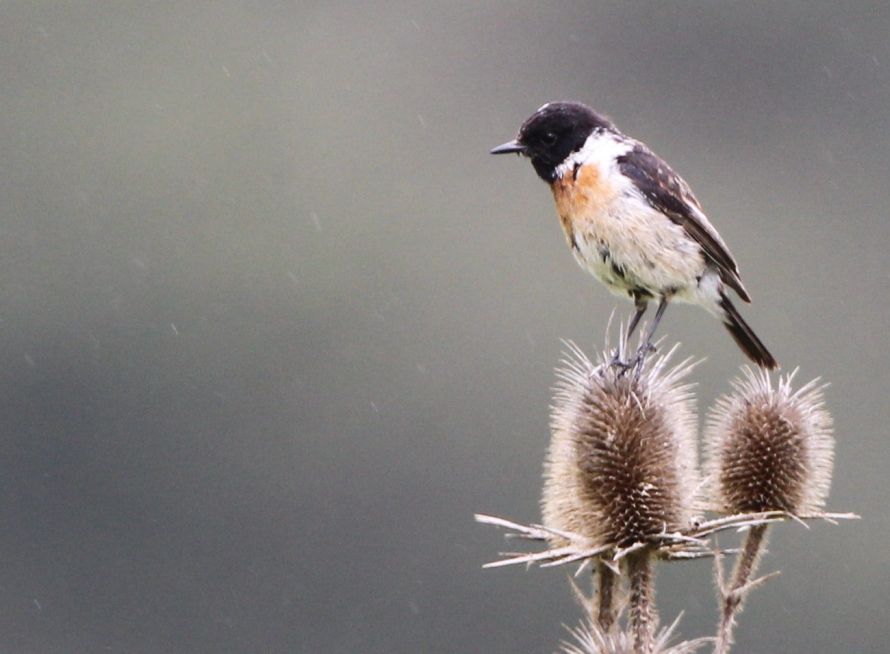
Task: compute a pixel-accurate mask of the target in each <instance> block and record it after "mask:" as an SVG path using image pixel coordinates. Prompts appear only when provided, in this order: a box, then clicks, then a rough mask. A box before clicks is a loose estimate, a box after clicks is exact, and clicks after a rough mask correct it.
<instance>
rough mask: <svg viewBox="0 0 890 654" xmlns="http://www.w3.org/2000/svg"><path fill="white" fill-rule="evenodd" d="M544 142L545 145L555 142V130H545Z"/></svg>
mask: <svg viewBox="0 0 890 654" xmlns="http://www.w3.org/2000/svg"><path fill="white" fill-rule="evenodd" d="M544 143H545V144H546V145H553V144H555V143H556V132H545V133H544Z"/></svg>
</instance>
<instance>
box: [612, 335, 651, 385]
mask: <svg viewBox="0 0 890 654" xmlns="http://www.w3.org/2000/svg"><path fill="white" fill-rule="evenodd" d="M657 351H658V350H657V349H656V347H655V346H654V345H652V344H651V343H643V344H642V345H640V347H638V348H637V351H636V353H635V354H634V355H633V356H632V357H631V358H630V359H628V360H627V361H622V360H621V353H620V351H619V350H616V351H615V354H614V355H613V356H612V360H611V361H610V362H609V367H610V368H619V371H618V376H619V377H620V376H622V375H625V374H627V372H628V371H629V370H636V372H637V374H639V372H640V371H641V370H642V369H643V363H645V361H646V356H647V355H649V354H650V353H654V352H657Z"/></svg>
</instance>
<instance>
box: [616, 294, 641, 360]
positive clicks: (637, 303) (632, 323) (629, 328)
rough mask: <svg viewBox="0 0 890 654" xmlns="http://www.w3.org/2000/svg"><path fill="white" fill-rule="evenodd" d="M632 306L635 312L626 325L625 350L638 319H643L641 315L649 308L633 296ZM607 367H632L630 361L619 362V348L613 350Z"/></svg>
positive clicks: (639, 298)
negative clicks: (613, 352) (633, 305)
mask: <svg viewBox="0 0 890 654" xmlns="http://www.w3.org/2000/svg"><path fill="white" fill-rule="evenodd" d="M634 304H635V306H636V309H637V310H636V312H635V313H634V315H633V317H632V318H631V319H630V322H629V323H628V325H627V332H626V333H625V336H624V347H625V349H627V345H628V343H630V337H631V336H633V333H634V330H635V329H636V328H637V325H639V324H640V319H641V318H642V317H643V314H644V313H646V309H647V308H648V307H649V302H647V301H646V300H644V299H643V298H641V297H640V296H638V295H637V296H634ZM609 365H612V366H621V367H622V368H624V369H625V370H627V369H628V368H630V367H632V365H631V361H628V362H624V361H622V360H621V348H620V347H619V348H617V349H616V350H615V355H614V356H613V357H612V361H611V362H610V364H609Z"/></svg>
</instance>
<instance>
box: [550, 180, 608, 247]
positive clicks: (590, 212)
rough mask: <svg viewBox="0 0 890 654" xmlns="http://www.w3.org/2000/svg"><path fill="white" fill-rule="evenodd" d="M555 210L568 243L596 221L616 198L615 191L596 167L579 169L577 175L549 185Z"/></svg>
mask: <svg viewBox="0 0 890 654" xmlns="http://www.w3.org/2000/svg"><path fill="white" fill-rule="evenodd" d="M550 189H551V191H553V199H554V200H555V201H556V211H557V213H558V214H559V220H560V222H561V223H562V228H563V230H564V231H565V233H566V238H567V239H568V241H569V244H570V245H571V243H572V237H573V234H574V233H575V232H576V231H578V230H585V227H587V226H588V225H589V223H590V222H592V221H596V220H597V219H598V218H599V216H600V215H602V213H603V212H604V211H605V210H606V209H607V208H608V206H609V204H610V203H611V202H612V200H613V199H614V197H615V189H614V188H612V186H611V185H610V184H608V183H607V182H606V180H605V179H604V178H603V175H602V174H601V172H600V170H599V169H598V168H597V166H596V165H595V164H589V165H586V166H581V168H579V169H578V170H577V174H576V175H573V174H572V173H571V172H568V173H566V174H565V175H564V176H563V177H562V179H557V180H556V181H555V182H553V183H552V184H551V185H550Z"/></svg>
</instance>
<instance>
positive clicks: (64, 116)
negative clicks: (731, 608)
mask: <svg viewBox="0 0 890 654" xmlns="http://www.w3.org/2000/svg"><path fill="white" fill-rule="evenodd" d="M888 30H890V8H888V5H887V3H884V2H869V3H860V2H849V3H835V2H802V1H801V2H785V3H764V2H747V3H740V2H734V3H729V2H722V3H707V2H674V3H661V4H656V3H626V2H617V1H616V2H599V3H563V2H545V3H535V4H532V3H515V2H492V3H485V4H483V5H480V4H479V3H475V2H463V1H460V2H450V3H417V2H389V3H362V4H360V3H349V2H283V1H281V2H277V1H273V0H265V1H254V2H246V1H245V2H183V3H172V2H169V3H162V2H139V3H136V2H119V3H99V2H6V3H4V4H3V6H2V7H0V79H2V89H3V92H2V95H0V148H2V149H0V153H2V154H0V275H2V277H0V278H2V283H0V356H2V361H3V364H2V366H0V419H2V438H0V515H2V529H0V561H2V564H0V650H3V651H4V652H16V653H19V652H39V653H41V654H46V653H55V652H59V653H69V652H102V651H108V652H146V653H149V652H189V653H191V652H208V653H209V652H214V653H218V652H347V653H352V652H372V653H373V652H380V653H384V652H386V653H392V652H442V653H445V652H486V653H491V652H505V653H506V652H550V651H552V650H554V649H555V648H556V645H557V643H558V641H559V640H560V638H562V637H563V636H564V635H565V632H564V630H563V628H562V627H561V623H567V624H574V623H575V621H576V618H577V617H578V615H579V610H578V608H577V607H576V606H575V605H574V603H573V600H572V598H571V594H570V592H569V590H568V586H567V583H566V579H565V572H564V571H559V570H556V571H554V570H550V571H541V570H533V571H529V572H528V573H524V572H523V571H522V570H496V571H482V570H481V569H480V566H481V564H482V563H484V562H486V561H489V560H491V559H493V558H494V557H495V556H496V553H497V551H498V550H499V549H503V548H505V547H509V546H505V544H504V543H503V541H502V540H501V536H500V534H499V533H497V532H496V531H495V530H493V529H490V528H485V527H481V526H478V525H475V524H474V523H473V522H472V514H473V513H474V512H476V511H484V512H490V513H495V514H498V515H502V516H505V517H510V518H514V519H517V520H523V521H533V520H535V519H537V517H538V508H537V502H538V496H539V492H540V485H541V482H540V470H541V462H542V458H543V454H544V450H545V447H546V444H547V439H548V427H547V423H548V404H549V400H550V391H549V388H550V386H551V384H552V383H553V374H552V370H553V367H554V366H555V365H556V363H557V362H558V360H559V357H560V352H561V350H562V348H563V346H562V344H561V342H560V339H563V338H569V339H573V340H575V341H577V342H578V343H579V344H580V345H582V347H584V348H585V349H586V350H588V351H593V350H595V349H597V348H599V347H601V345H602V340H603V335H604V329H605V324H606V321H607V319H608V317H609V315H610V312H611V311H612V310H613V308H615V307H616V306H617V307H619V309H620V313H619V315H620V316H622V317H623V316H627V315H629V313H630V310H631V307H630V305H629V303H621V302H620V301H619V300H617V299H616V298H614V297H613V296H611V295H610V294H609V293H608V292H607V291H606V290H605V289H604V288H602V287H601V286H599V285H598V284H597V283H596V282H594V281H593V280H592V279H591V278H589V277H588V276H587V275H585V274H584V273H583V272H582V271H581V270H580V269H579V268H578V267H577V266H576V264H575V262H574V261H573V260H572V257H571V256H570V254H569V252H568V251H567V250H566V247H565V243H564V240H563V236H562V233H561V231H560V229H559V226H558V222H557V220H556V217H555V211H554V209H553V207H552V201H551V198H550V194H549V191H548V190H547V188H546V186H544V185H543V184H542V183H541V182H540V181H539V180H538V179H537V178H536V177H535V175H534V173H533V171H532V169H531V167H530V166H529V165H528V163H526V162H521V161H519V160H517V159H515V158H504V157H501V158H495V157H490V156H488V154H487V151H488V149H489V148H490V147H492V146H494V145H497V144H499V143H501V142H503V141H505V140H508V139H510V138H512V137H513V135H514V134H515V132H516V129H517V128H518V126H519V124H520V123H521V121H522V120H523V119H525V118H526V116H528V115H529V114H530V113H531V112H532V111H534V110H535V109H536V108H537V107H538V106H540V105H541V104H542V103H544V102H545V101H548V100H556V99H575V100H581V101H584V102H587V103H589V104H592V105H593V106H595V107H597V108H598V109H600V110H601V111H603V112H605V113H607V114H609V115H610V116H612V117H613V119H614V120H615V121H616V122H617V124H618V125H619V127H621V128H622V129H623V130H625V131H626V132H628V133H629V134H631V135H633V136H635V137H637V138H640V139H643V140H645V141H646V142H647V143H648V144H649V145H650V146H651V147H652V148H654V149H655V150H656V151H657V152H659V153H660V154H661V155H663V156H664V157H665V158H666V159H667V160H668V161H670V162H671V163H672V165H673V166H674V167H675V168H676V169H677V170H678V171H679V172H680V173H681V174H682V175H684V177H686V179H687V180H688V181H689V182H690V183H691V184H692V186H693V188H694V189H695V191H696V193H697V195H698V197H699V199H700V200H701V201H702V203H703V205H704V206H705V209H706V210H707V212H708V214H709V215H710V217H711V219H712V221H713V222H714V223H715V225H716V226H717V227H718V228H719V229H720V232H721V234H722V235H723V236H724V238H725V239H726V240H727V242H728V243H729V245H730V247H731V248H732V250H733V252H734V254H735V255H736V257H737V258H738V260H739V262H740V265H741V269H742V276H743V278H744V280H745V283H746V285H747V287H748V289H749V290H750V291H751V293H752V295H753V296H754V299H755V302H754V304H753V305H752V306H746V307H744V309H745V315H746V317H747V318H749V320H750V322H751V324H752V325H753V326H754V327H755V329H756V330H757V331H758V333H759V334H760V335H761V337H762V338H763V339H764V341H765V342H766V343H767V344H768V345H769V347H770V348H771V349H772V350H773V352H774V353H775V354H776V355H777V357H778V358H779V359H780V361H781V362H782V363H783V365H784V368H785V370H786V371H787V370H791V369H793V368H795V367H796V366H798V365H799V366H800V367H801V371H800V373H799V374H800V379H801V380H802V381H804V380H807V379H809V378H811V377H814V376H817V375H821V376H822V377H823V378H824V379H825V380H827V381H829V382H831V384H832V385H831V388H830V389H829V391H828V401H829V407H830V409H831V410H832V412H833V414H834V417H835V419H836V426H837V438H838V444H837V457H836V461H837V462H836V470H835V482H834V486H833V491H832V496H831V500H830V507H831V508H833V509H835V510H855V511H858V512H860V513H861V514H862V515H863V516H864V520H863V521H862V522H861V523H857V524H844V525H842V526H840V527H830V526H827V525H815V526H814V527H813V529H812V530H811V531H809V532H807V531H806V530H804V529H803V528H801V527H799V526H795V525H787V526H783V527H781V528H778V529H776V530H775V532H774V537H773V538H772V540H771V548H770V549H771V552H770V554H769V555H768V556H767V557H766V559H765V562H764V564H763V570H764V571H769V570H773V569H777V568H780V569H781V570H782V571H783V575H782V576H781V577H780V578H779V579H778V580H776V581H773V582H771V583H770V584H769V585H768V586H767V587H765V588H764V589H762V590H759V591H757V593H756V595H755V596H754V597H753V598H752V601H751V603H750V605H749V607H748V609H747V611H746V612H745V613H744V615H743V616H742V620H741V626H740V628H739V630H738V641H739V643H740V644H739V647H738V648H737V649H738V651H739V652H772V651H782V652H785V653H786V654H792V653H798V652H799V653H803V652H808V653H809V652H859V653H865V652H884V651H886V646H887V645H886V644H887V641H888V636H890V624H888V620H887V609H886V599H887V593H888V587H890V586H888V584H890V554H888V550H887V548H886V547H885V545H886V543H887V540H888V538H890V519H888V510H887V501H888V497H890V492H888V489H887V485H886V483H887V482H886V480H887V466H888V462H890V444H888V442H890V441H888V437H887V425H888V424H890V409H888V403H887V400H886V396H887V387H885V386H883V384H885V383H887V381H888V361H890V355H888V351H887V337H886V333H885V331H884V330H885V329H886V328H887V325H888V318H890V313H888V304H887V297H888V285H890V265H888V262H887V255H886V250H887V247H888V242H890V222H888V220H887V212H888V208H890V184H888V165H890V40H888V38H887V34H888ZM661 333H662V334H668V335H669V336H670V338H671V339H679V340H681V341H682V342H683V348H682V353H683V354H687V355H694V356H707V361H706V362H705V363H704V364H703V365H701V366H700V367H699V369H698V371H697V373H696V374H695V380H696V381H697V382H698V383H699V406H700V407H701V408H702V409H704V408H705V407H708V406H709V405H710V404H711V403H712V401H713V399H714V398H715V397H716V396H717V395H718V394H720V393H722V392H724V391H726V390H727V389H728V380H729V379H730V378H731V377H732V376H733V375H734V374H735V373H736V371H737V368H738V366H739V365H740V364H741V363H742V355H741V354H740V352H739V351H738V350H737V349H736V347H735V345H734V344H733V343H732V341H731V339H730V338H729V337H728V335H727V334H726V333H725V332H724V330H723V329H722V328H720V327H719V325H718V324H717V323H716V322H715V321H713V320H712V319H711V318H709V317H708V316H707V315H706V314H705V313H704V312H702V311H700V310H698V309H692V308H688V307H682V306H680V307H678V308H675V309H672V310H671V311H669V312H668V314H667V317H666V319H665V322H664V323H663V327H662V329H661ZM659 575H660V583H659V597H660V607H661V610H662V616H663V618H664V619H665V620H667V621H670V620H672V619H673V617H674V616H676V614H677V613H678V612H680V611H681V610H685V611H686V614H685V617H684V619H683V622H682V625H681V631H682V632H683V634H684V635H687V636H695V635H701V634H703V633H705V632H711V630H712V627H713V623H714V621H715V611H714V608H713V599H712V597H713V586H712V582H711V579H710V565H709V564H708V563H707V562H704V563H698V564H675V565H672V566H668V567H663V568H661V570H660V572H659Z"/></svg>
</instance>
